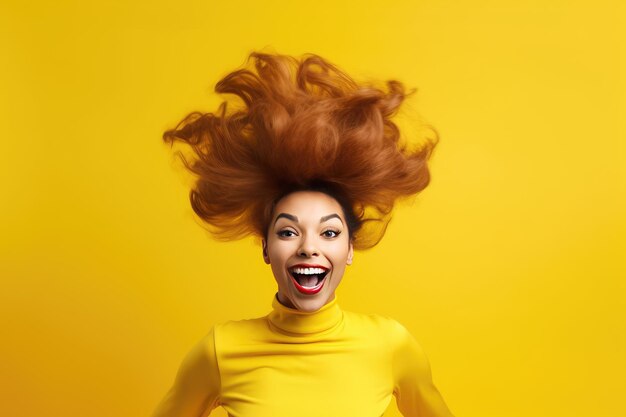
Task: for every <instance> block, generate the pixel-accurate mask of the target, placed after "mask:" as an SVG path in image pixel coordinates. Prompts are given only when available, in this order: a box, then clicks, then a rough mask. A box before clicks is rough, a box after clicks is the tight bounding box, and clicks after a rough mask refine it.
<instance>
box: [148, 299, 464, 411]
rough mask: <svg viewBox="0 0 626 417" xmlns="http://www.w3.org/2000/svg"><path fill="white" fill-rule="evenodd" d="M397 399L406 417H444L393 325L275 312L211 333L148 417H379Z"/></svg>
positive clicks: (417, 359) (425, 367)
mask: <svg viewBox="0 0 626 417" xmlns="http://www.w3.org/2000/svg"><path fill="white" fill-rule="evenodd" d="M392 395H394V396H395V397H396V401H397V405H398V409H399V410H400V412H401V413H402V415H404V416H410V417H418V416H419V417H452V414H451V413H450V411H449V410H448V407H447V406H446V404H445V403H444V401H443V399H442V397H441V395H440V394H439V392H438V391H437V389H436V388H435V386H434V385H433V383H432V378H431V373H430V366H429V364H428V360H427V359H426V356H425V355H424V352H423V351H422V349H421V348H420V346H419V345H418V343H417V342H416V341H415V339H414V338H413V336H411V334H410V333H409V332H408V331H407V330H406V329H405V328H404V327H403V326H402V325H401V324H400V323H398V322H397V321H395V320H393V319H390V318H387V317H383V316H379V315H374V314H371V315H367V314H359V313H352V312H348V311H343V310H341V309H340V308H339V305H338V304H337V297H335V298H334V299H333V300H332V301H330V302H329V303H328V304H326V305H324V306H323V307H322V308H321V309H319V310H317V311H315V312H302V311H299V310H295V309H292V308H288V307H286V306H284V305H282V304H281V303H280V302H279V301H278V299H277V298H276V296H274V300H273V302H272V311H271V312H270V313H269V314H268V315H267V316H264V317H260V318H256V319H249V320H239V321H228V322H225V323H221V324H216V325H214V326H213V327H212V328H211V330H210V331H209V333H208V334H207V335H206V336H205V337H204V338H202V340H201V341H200V342H199V343H198V344H197V345H196V346H195V347H194V348H193V349H191V351H190V352H189V353H188V354H187V356H186V357H185V359H184V360H183V362H182V364H181V366H180V369H179V370H178V373H177V375H176V379H175V381H174V384H173V386H172V387H171V389H170V390H169V391H168V392H167V394H166V396H165V398H164V399H163V400H162V401H161V403H160V404H159V406H158V407H157V409H156V411H155V412H154V414H153V417H200V416H206V415H208V414H209V413H210V412H211V410H213V409H214V408H215V407H218V406H221V407H223V408H224V409H225V410H226V411H227V412H228V415H229V416H231V417H320V416H324V417H335V416H337V417H348V416H355V417H370V416H371V417H379V416H382V415H383V414H384V412H385V410H386V409H387V406H388V405H389V403H390V401H391V396H392Z"/></svg>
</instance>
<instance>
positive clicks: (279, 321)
mask: <svg viewBox="0 0 626 417" xmlns="http://www.w3.org/2000/svg"><path fill="white" fill-rule="evenodd" d="M268 319H269V321H270V323H271V324H273V325H274V326H275V327H277V328H278V329H280V330H282V331H284V332H288V333H295V334H299V335H309V334H314V333H321V332H324V331H326V330H330V329H332V328H333V327H335V326H337V325H338V324H339V323H340V322H341V320H342V319H343V312H342V311H341V309H340V308H339V305H338V304H337V295H335V298H334V299H333V300H332V301H330V302H329V303H328V304H326V305H324V306H323V307H322V308H320V309H319V310H317V311H312V312H307V311H300V310H297V309H294V308H289V307H286V306H284V305H282V304H281V303H280V301H278V294H276V295H274V300H273V301H272V311H271V312H270V314H269V315H268Z"/></svg>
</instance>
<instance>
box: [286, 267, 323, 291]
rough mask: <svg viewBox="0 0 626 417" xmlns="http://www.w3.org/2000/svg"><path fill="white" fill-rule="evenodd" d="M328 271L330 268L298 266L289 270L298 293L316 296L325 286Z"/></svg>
mask: <svg viewBox="0 0 626 417" xmlns="http://www.w3.org/2000/svg"><path fill="white" fill-rule="evenodd" d="M328 271H329V270H328V268H325V267H321V266H314V267H309V266H299V265H296V266H293V267H291V268H289V275H290V276H291V278H292V281H293V283H294V284H295V286H296V289H297V290H298V291H300V292H301V293H304V294H315V293H317V292H319V291H320V290H321V289H322V287H323V286H324V282H325V278H326V275H328Z"/></svg>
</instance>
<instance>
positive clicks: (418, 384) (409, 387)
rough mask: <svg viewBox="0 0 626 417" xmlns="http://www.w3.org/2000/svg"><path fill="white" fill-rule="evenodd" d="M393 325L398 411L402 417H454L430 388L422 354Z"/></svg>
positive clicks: (402, 330)
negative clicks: (395, 331) (395, 344)
mask: <svg viewBox="0 0 626 417" xmlns="http://www.w3.org/2000/svg"><path fill="white" fill-rule="evenodd" d="M396 324H397V333H398V334H397V335H396V336H397V339H396V341H397V343H398V344H397V346H396V351H395V355H394V360H393V374H394V381H395V385H394V392H393V393H394V395H395V396H396V403H397V405H398V409H399V410H400V412H401V413H402V415H403V416H405V417H453V415H452V413H451V412H450V410H449V409H448V406H447V405H446V403H445V402H444V400H443V398H442V397H441V394H440V393H439V391H438V390H437V388H436V387H435V385H434V384H433V381H432V375H431V371H430V364H429V363H428V358H426V355H425V354H424V351H423V350H422V348H421V347H420V346H419V344H418V343H417V341H416V340H415V338H414V337H413V336H412V335H411V334H410V333H409V332H408V330H407V329H406V328H405V327H404V326H402V325H401V324H400V323H397V322H396Z"/></svg>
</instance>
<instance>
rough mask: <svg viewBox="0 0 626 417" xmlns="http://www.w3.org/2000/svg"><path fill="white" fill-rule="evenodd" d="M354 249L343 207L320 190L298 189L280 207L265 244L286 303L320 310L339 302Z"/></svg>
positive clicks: (304, 308)
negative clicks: (338, 294)
mask: <svg viewBox="0 0 626 417" xmlns="http://www.w3.org/2000/svg"><path fill="white" fill-rule="evenodd" d="M352 256H353V248H352V242H351V241H350V236H349V232H348V227H347V225H346V220H345V216H344V214H343V210H342V208H341V205H340V204H339V203H338V202H337V200H335V199H334V198H332V197H331V196H329V195H327V194H324V193H322V192H318V191H296V192H293V193H291V194H288V195H287V196H285V197H283V198H282V199H281V200H280V201H279V202H278V203H277V204H276V207H275V209H274V213H273V215H272V220H271V223H270V225H269V227H268V233H267V240H264V241H263V259H264V260H265V262H266V263H267V264H270V265H271V267H272V272H273V274H274V278H275V279H276V282H277V284H278V300H279V301H280V302H281V304H283V305H285V306H287V307H290V308H295V309H298V310H302V311H309V312H310V311H317V310H319V309H320V308H321V307H323V306H324V305H325V304H327V303H328V302H330V301H332V300H333V299H334V298H335V289H336V288H337V286H338V285H339V283H340V282H341V278H342V277H343V274H344V271H345V268H346V265H350V264H351V263H352Z"/></svg>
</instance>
